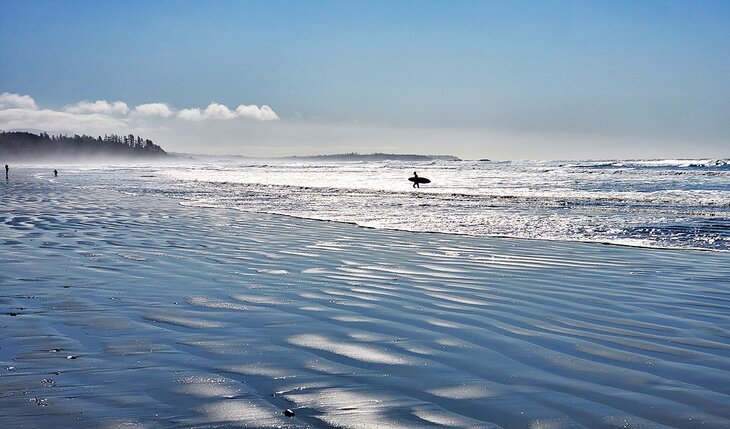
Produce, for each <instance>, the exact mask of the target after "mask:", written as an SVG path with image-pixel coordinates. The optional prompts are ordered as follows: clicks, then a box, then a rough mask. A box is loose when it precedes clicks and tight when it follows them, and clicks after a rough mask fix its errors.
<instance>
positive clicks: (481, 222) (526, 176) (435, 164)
mask: <svg viewBox="0 0 730 429" xmlns="http://www.w3.org/2000/svg"><path fill="white" fill-rule="evenodd" d="M413 170H417V171H418V172H419V174H420V175H421V176H427V177H428V178H430V179H431V180H432V181H431V183H430V184H427V185H423V186H422V187H421V188H420V189H413V188H412V187H411V182H409V181H408V180H406V179H407V178H408V177H409V176H411V175H412V172H413ZM49 171H50V170H49ZM63 180H66V181H70V182H71V183H76V184H79V183H83V184H85V185H88V186H93V187H102V188H107V189H116V190H122V191H126V192H132V193H149V194H153V195H161V196H166V197H173V198H179V199H182V200H185V201H186V202H187V203H188V204H192V205H197V206H204V207H224V208H235V209H238V210H242V211H249V212H261V213H275V214H285V215H289V216H295V217H301V218H307V219H321V220H332V221H340V222H348V223H355V224H358V225H361V226H367V227H372V228H378V229H397V230H405V231H421V232H444V233H454V234H466V235H475V236H503V237H515V238H533V239H547V240H557V241H584V242H601V243H612V244H621V245H630V246H642V247H658V248H669V249H704V250H711V251H728V250H730V162H728V160H651V161H601V162H596V161H561V162H556V161H520V162H518V161H512V162H481V161H458V162H457V161H429V162H403V161H382V162H323V161H311V162H304V161H284V160H278V161H272V160H266V161H256V160H248V159H245V158H244V159H242V158H222V159H215V160H205V159H204V160H190V161H184V162H183V161H181V162H180V163H178V164H175V165H167V166H162V165H157V166H149V167H148V168H138V167H135V168H129V167H123V168H119V167H109V166H106V167H104V168H100V169H96V168H85V169H83V170H78V169H77V170H73V169H72V170H70V171H64V177H63Z"/></svg>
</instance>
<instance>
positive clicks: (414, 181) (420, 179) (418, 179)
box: [408, 177, 431, 183]
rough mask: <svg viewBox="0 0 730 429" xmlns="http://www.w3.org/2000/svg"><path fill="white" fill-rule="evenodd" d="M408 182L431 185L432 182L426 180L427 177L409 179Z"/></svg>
mask: <svg viewBox="0 0 730 429" xmlns="http://www.w3.org/2000/svg"><path fill="white" fill-rule="evenodd" d="M408 180H410V181H411V182H413V183H431V181H430V180H428V179H426V178H425V177H409V178H408Z"/></svg>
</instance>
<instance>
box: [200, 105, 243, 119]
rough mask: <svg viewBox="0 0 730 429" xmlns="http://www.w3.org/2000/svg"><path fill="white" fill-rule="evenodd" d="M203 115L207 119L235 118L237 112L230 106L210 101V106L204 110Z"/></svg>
mask: <svg viewBox="0 0 730 429" xmlns="http://www.w3.org/2000/svg"><path fill="white" fill-rule="evenodd" d="M203 117H204V118H205V119H219V120H220V119H233V118H235V117H236V114H235V113H233V112H231V109H229V108H228V106H224V105H222V104H219V103H210V104H209V105H208V107H206V108H205V110H204V111H203Z"/></svg>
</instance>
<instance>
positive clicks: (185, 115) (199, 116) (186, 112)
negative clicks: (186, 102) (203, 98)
mask: <svg viewBox="0 0 730 429" xmlns="http://www.w3.org/2000/svg"><path fill="white" fill-rule="evenodd" d="M177 117H178V118H180V119H184V120H186V121H202V120H203V113H202V112H201V111H200V109H197V108H195V109H182V110H181V111H179V112H177Z"/></svg>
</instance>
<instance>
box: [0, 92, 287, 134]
mask: <svg viewBox="0 0 730 429" xmlns="http://www.w3.org/2000/svg"><path fill="white" fill-rule="evenodd" d="M150 118H152V119H155V118H156V119H168V118H169V119H170V120H179V121H192V122H201V121H226V120H233V119H239V118H240V119H249V120H253V121H276V120H278V119H279V115H277V114H276V112H274V110H273V109H272V108H271V107H269V106H267V105H262V106H256V105H246V104H241V105H239V106H238V107H236V108H235V109H233V110H232V109H230V108H229V107H228V106H226V105H224V104H220V103H215V102H213V103H210V104H209V105H208V106H207V107H205V108H203V109H201V108H197V107H193V108H185V109H180V110H176V109H175V108H173V107H171V106H170V105H169V104H167V103H162V102H157V103H146V104H140V105H137V106H134V107H133V108H130V107H129V105H128V104H127V103H125V102H123V101H112V102H110V101H107V100H96V101H80V102H78V103H75V104H69V105H66V106H65V107H64V108H63V109H62V110H53V109H40V108H39V107H38V105H37V104H36V102H35V100H34V99H33V97H31V96H29V95H21V94H15V93H10V92H4V93H2V94H0V129H5V130H13V129H34V130H43V131H48V132H74V133H75V132H78V133H84V132H86V133H88V132H97V130H105V131H107V132H113V131H118V130H119V129H120V128H136V127H139V126H141V125H142V124H141V123H140V121H143V120H145V119H150ZM148 125H149V124H148ZM167 126H170V124H167Z"/></svg>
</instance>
